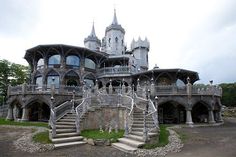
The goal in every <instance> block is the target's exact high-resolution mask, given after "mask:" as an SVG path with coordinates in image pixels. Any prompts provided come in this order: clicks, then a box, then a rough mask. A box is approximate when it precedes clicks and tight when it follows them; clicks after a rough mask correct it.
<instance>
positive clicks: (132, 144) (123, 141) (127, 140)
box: [118, 137, 144, 148]
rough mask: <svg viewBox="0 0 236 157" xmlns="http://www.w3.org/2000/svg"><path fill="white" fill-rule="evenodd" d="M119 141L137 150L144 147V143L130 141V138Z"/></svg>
mask: <svg viewBox="0 0 236 157" xmlns="http://www.w3.org/2000/svg"><path fill="white" fill-rule="evenodd" d="M118 141H119V142H121V143H124V144H127V145H129V146H131V147H135V148H138V147H140V146H142V145H144V142H141V141H137V140H135V139H130V138H129V137H123V138H119V139H118Z"/></svg>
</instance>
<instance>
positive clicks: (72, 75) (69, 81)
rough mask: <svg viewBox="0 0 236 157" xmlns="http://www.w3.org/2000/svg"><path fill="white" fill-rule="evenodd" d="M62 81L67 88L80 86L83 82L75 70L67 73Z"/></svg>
mask: <svg viewBox="0 0 236 157" xmlns="http://www.w3.org/2000/svg"><path fill="white" fill-rule="evenodd" d="M62 80H63V81H62V82H63V84H65V85H67V86H79V85H80V81H81V80H80V76H79V74H78V73H77V72H76V71H74V70H69V71H67V72H66V73H65V75H64V76H63V78H62Z"/></svg>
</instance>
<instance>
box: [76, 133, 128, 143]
mask: <svg viewBox="0 0 236 157" xmlns="http://www.w3.org/2000/svg"><path fill="white" fill-rule="evenodd" d="M81 136H84V137H87V138H92V139H110V140H111V142H116V141H117V139H118V138H121V137H123V136H124V130H119V131H118V133H116V132H115V131H112V132H111V133H109V132H108V131H104V132H100V131H99V130H83V131H82V132H81Z"/></svg>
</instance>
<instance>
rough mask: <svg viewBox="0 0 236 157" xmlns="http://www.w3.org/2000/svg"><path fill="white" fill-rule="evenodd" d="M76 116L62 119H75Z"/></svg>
mask: <svg viewBox="0 0 236 157" xmlns="http://www.w3.org/2000/svg"><path fill="white" fill-rule="evenodd" d="M75 118H76V116H64V117H63V118H62V119H75Z"/></svg>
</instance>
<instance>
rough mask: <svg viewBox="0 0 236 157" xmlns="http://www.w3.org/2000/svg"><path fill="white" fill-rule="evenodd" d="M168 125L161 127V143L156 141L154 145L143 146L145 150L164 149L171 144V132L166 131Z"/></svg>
mask: <svg viewBox="0 0 236 157" xmlns="http://www.w3.org/2000/svg"><path fill="white" fill-rule="evenodd" d="M166 127H167V126H166V125H160V135H159V142H158V139H156V141H157V142H156V143H152V144H145V145H143V146H142V148H144V149H153V148H156V147H163V146H165V145H167V144H168V143H169V140H168V137H169V131H168V130H166Z"/></svg>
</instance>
